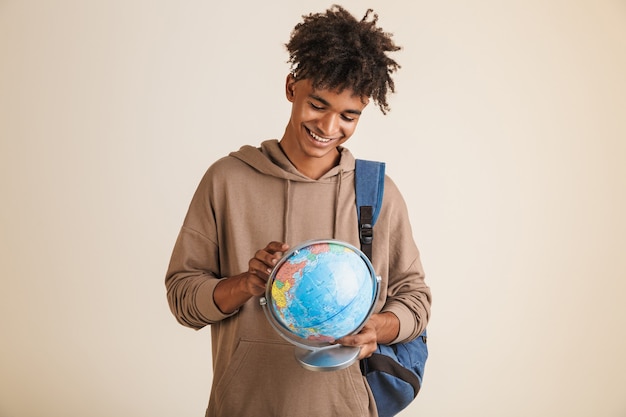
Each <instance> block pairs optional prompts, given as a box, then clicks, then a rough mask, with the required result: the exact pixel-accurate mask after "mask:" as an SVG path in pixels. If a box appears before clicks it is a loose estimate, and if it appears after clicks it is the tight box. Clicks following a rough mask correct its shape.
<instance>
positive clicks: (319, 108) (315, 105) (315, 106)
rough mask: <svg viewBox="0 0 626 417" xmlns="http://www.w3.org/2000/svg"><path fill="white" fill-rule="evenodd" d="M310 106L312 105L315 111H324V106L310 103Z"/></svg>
mask: <svg viewBox="0 0 626 417" xmlns="http://www.w3.org/2000/svg"><path fill="white" fill-rule="evenodd" d="M309 104H310V105H311V107H313V109H315V110H323V109H324V107H322V106H318V105H317V104H315V103H309Z"/></svg>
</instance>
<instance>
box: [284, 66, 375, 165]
mask: <svg viewBox="0 0 626 417" xmlns="http://www.w3.org/2000/svg"><path fill="white" fill-rule="evenodd" d="M286 94H287V99H288V100H289V101H290V102H291V103H292V108H291V118H290V120H289V124H288V126H287V129H286V130H285V135H284V136H283V138H282V140H281V146H282V147H283V149H284V150H285V153H286V154H287V156H288V157H289V159H290V160H291V161H292V163H294V165H295V166H296V167H297V168H298V169H300V166H307V165H309V164H321V165H322V166H327V169H330V167H332V166H333V165H334V164H335V163H336V161H337V160H338V153H337V150H336V149H337V147H338V146H339V145H341V144H343V143H345V142H346V141H347V140H348V139H349V138H350V137H351V136H352V134H353V133H354V131H355V129H356V126H357V124H358V122H359V117H360V116H361V112H362V111H363V109H364V108H365V106H367V103H368V101H369V100H368V99H367V98H366V97H361V96H355V95H354V94H353V92H352V90H347V89H346V90H344V91H342V92H337V91H330V90H320V89H318V90H316V89H314V88H313V85H312V83H311V81H310V80H308V79H304V80H300V81H296V80H295V79H294V78H293V76H291V75H289V76H288V77H287V83H286ZM299 164H300V166H299Z"/></svg>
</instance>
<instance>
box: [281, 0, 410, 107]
mask: <svg viewBox="0 0 626 417" xmlns="http://www.w3.org/2000/svg"><path fill="white" fill-rule="evenodd" d="M302 17H303V21H302V22H300V23H298V24H297V25H296V26H295V27H294V29H293V31H292V32H291V38H290V40H289V42H288V43H287V44H286V45H285V46H286V48H287V51H288V52H289V60H288V63H290V64H291V72H292V74H293V75H294V77H295V78H296V80H301V79H309V80H311V82H312V84H313V87H314V88H320V89H330V90H338V91H343V90H344V89H350V90H352V91H353V92H354V93H355V94H356V95H359V96H363V97H371V98H372V99H373V101H374V102H375V103H376V104H377V105H378V107H379V108H380V110H381V111H382V113H383V114H386V113H387V112H388V111H389V110H390V107H389V104H388V103H387V94H388V92H391V93H393V92H394V91H395V86H394V82H393V79H392V77H391V75H392V73H393V72H395V71H396V70H398V69H399V68H400V65H399V64H398V63H397V62H396V61H394V60H393V59H391V58H389V57H388V56H387V52H395V51H398V50H400V49H401V47H399V46H397V45H396V44H395V43H394V42H393V40H392V34H390V33H387V32H384V31H383V30H382V29H381V28H380V27H377V26H376V24H377V22H378V15H377V14H376V13H374V11H373V10H372V9H368V10H367V12H366V13H365V16H364V17H363V19H361V20H360V21H358V20H357V19H356V18H355V17H354V16H352V15H351V14H350V13H349V12H348V11H347V10H346V9H344V8H343V7H341V6H339V5H336V4H335V5H333V6H332V7H330V8H329V9H328V10H326V12H325V13H311V14H309V15H304V16H302Z"/></svg>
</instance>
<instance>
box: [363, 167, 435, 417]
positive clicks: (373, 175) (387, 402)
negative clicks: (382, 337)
mask: <svg viewBox="0 0 626 417" xmlns="http://www.w3.org/2000/svg"><path fill="white" fill-rule="evenodd" d="M354 181H355V186H356V206H357V216H358V219H359V240H360V242H361V250H362V252H363V253H364V254H365V255H366V256H367V257H368V258H369V259H370V260H371V259H372V241H373V239H374V224H375V223H376V220H377V219H378V214H379V212H380V207H381V205H382V201H383V192H384V184H385V163H384V162H376V161H366V160H362V159H357V160H356V172H355V180H354ZM427 358H428V346H427V344H426V330H424V332H423V333H422V334H421V335H419V336H418V337H417V338H416V339H414V340H412V341H410V342H406V343H397V344H393V345H382V344H379V345H378V348H377V349H376V352H374V354H373V355H372V356H371V357H369V358H366V359H363V360H361V363H360V365H361V372H362V373H363V375H364V376H365V377H366V378H367V382H368V383H369V386H370V388H371V390H372V393H373V394H374V400H375V401H376V408H377V409H378V415H379V416H380V417H393V416H395V415H396V414H398V413H399V412H400V411H402V410H403V409H405V408H406V407H407V406H408V405H409V404H410V403H411V402H412V401H413V400H414V399H415V397H416V396H417V393H418V392H419V390H420V387H421V386H422V378H423V376H424V366H425V364H426V359H427Z"/></svg>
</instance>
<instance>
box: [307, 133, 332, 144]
mask: <svg viewBox="0 0 626 417" xmlns="http://www.w3.org/2000/svg"><path fill="white" fill-rule="evenodd" d="M309 133H311V136H313V138H314V139H315V140H317V141H319V142H323V143H328V142H330V141H331V140H330V139H326V138H323V137H321V136H317V135H316V134H315V133H313V132H311V131H310V130H309Z"/></svg>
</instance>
